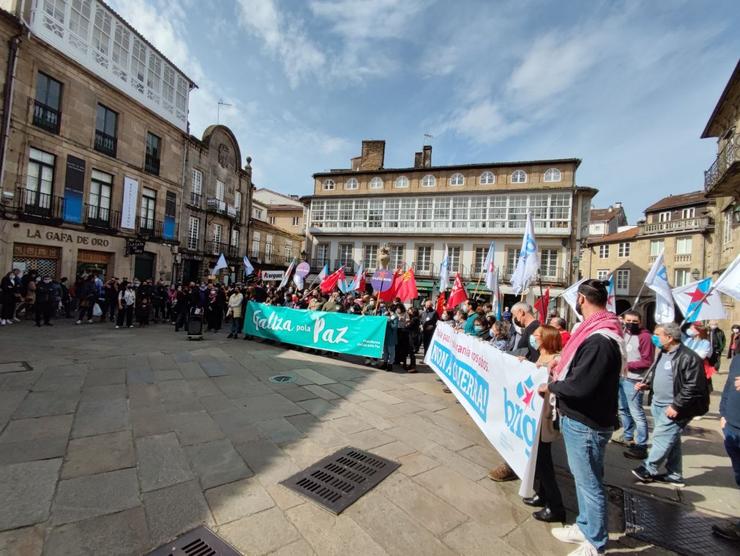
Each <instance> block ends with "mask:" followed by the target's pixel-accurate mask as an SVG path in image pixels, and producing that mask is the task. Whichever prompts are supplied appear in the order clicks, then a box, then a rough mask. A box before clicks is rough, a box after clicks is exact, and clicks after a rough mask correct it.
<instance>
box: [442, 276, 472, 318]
mask: <svg viewBox="0 0 740 556" xmlns="http://www.w3.org/2000/svg"><path fill="white" fill-rule="evenodd" d="M467 300H468V292H466V291H465V285H464V284H463V282H462V280H461V279H460V273H459V272H458V273H457V274H455V282H454V283H453V284H452V291H450V298H449V299H448V300H447V308H448V309H454V308H455V307H457V306H458V305H460V303H462V302H463V301H467Z"/></svg>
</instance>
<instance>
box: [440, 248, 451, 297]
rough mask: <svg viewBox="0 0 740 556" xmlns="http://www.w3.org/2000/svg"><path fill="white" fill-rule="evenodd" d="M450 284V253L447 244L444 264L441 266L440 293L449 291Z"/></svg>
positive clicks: (443, 259)
mask: <svg viewBox="0 0 740 556" xmlns="http://www.w3.org/2000/svg"><path fill="white" fill-rule="evenodd" d="M449 282H450V253H449V249H448V248H447V245H446V244H445V256H444V257H442V263H441V264H440V265H439V291H440V292H444V291H447V285H448V284H449Z"/></svg>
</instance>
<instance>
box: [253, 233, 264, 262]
mask: <svg viewBox="0 0 740 556" xmlns="http://www.w3.org/2000/svg"><path fill="white" fill-rule="evenodd" d="M260 241H262V234H261V233H260V232H258V231H256V230H255V231H254V232H252V248H251V253H252V257H255V258H259V256H260Z"/></svg>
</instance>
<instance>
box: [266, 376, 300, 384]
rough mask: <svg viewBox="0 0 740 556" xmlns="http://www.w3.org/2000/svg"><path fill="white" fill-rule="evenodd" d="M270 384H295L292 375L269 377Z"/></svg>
mask: <svg viewBox="0 0 740 556" xmlns="http://www.w3.org/2000/svg"><path fill="white" fill-rule="evenodd" d="M270 382H274V383H275V384H288V383H290V382H295V377H294V376H293V375H275V376H271V377H270Z"/></svg>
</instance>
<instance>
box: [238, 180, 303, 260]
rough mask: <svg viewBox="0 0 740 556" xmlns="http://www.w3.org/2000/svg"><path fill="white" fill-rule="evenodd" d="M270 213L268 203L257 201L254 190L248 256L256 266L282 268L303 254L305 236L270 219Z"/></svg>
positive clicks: (299, 258)
mask: <svg viewBox="0 0 740 556" xmlns="http://www.w3.org/2000/svg"><path fill="white" fill-rule="evenodd" d="M258 191H259V190H258ZM262 191H264V190H262ZM269 214H270V205H269V204H266V203H263V202H261V201H258V200H257V193H256V192H255V194H254V198H253V199H252V217H251V219H250V221H249V228H250V235H249V241H250V243H249V253H248V254H249V260H250V262H251V263H252V265H253V266H254V268H255V270H284V269H285V268H286V267H287V266H288V265H289V264H290V263H291V261H292V260H293V259H296V260H297V261H300V260H301V259H304V258H305V253H303V251H302V250H303V240H304V236H303V235H301V234H298V233H294V232H291V231H288V230H285V229H284V228H282V227H278V226H277V225H276V224H274V223H271V222H270V220H269V218H270V217H269Z"/></svg>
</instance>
